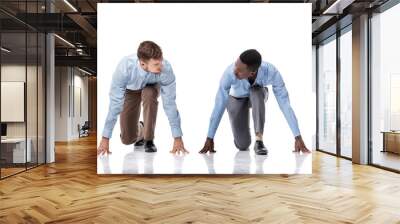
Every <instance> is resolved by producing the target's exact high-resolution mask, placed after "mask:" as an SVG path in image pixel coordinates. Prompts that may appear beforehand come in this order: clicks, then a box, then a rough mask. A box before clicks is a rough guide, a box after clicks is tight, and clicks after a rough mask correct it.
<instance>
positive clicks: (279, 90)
mask: <svg viewBox="0 0 400 224" xmlns="http://www.w3.org/2000/svg"><path fill="white" fill-rule="evenodd" d="M269 69H270V71H269V72H271V74H272V90H273V92H274V95H275V98H276V100H277V102H278V105H279V108H280V109H281V111H282V113H283V115H284V116H285V119H286V121H287V123H288V124H289V127H290V129H291V131H292V133H293V135H294V136H295V137H296V136H298V135H300V130H299V125H298V122H297V118H296V115H295V113H294V111H293V109H292V107H291V105H290V100H289V93H288V91H287V89H286V86H285V83H284V81H283V79H282V75H281V74H280V72H279V71H278V70H277V69H276V68H275V67H274V66H271V67H270V68H269Z"/></svg>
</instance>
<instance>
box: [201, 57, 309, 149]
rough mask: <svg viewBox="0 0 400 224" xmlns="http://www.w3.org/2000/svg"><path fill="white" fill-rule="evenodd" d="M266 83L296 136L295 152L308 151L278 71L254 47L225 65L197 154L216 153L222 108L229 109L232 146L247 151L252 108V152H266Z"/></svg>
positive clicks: (249, 140) (249, 142)
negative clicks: (264, 134) (232, 138)
mask: <svg viewBox="0 0 400 224" xmlns="http://www.w3.org/2000/svg"><path fill="white" fill-rule="evenodd" d="M267 85H272V90H273V92H274V95H275V97H276V99H277V101H278V104H279V107H280V109H281V111H282V112H283V114H284V116H285V118H286V121H287V122H288V124H289V127H290V129H291V131H292V133H293V135H294V137H295V149H294V152H300V151H301V152H307V153H308V152H310V151H309V150H308V149H307V147H306V146H305V144H304V142H303V139H302V137H301V135H300V130H299V127H298V123H297V119H296V116H295V114H294V111H293V109H292V107H291V106H290V101H289V94H288V92H287V90H286V87H285V83H284V82H283V79H282V76H281V74H280V73H279V71H278V70H277V69H276V68H275V67H274V66H273V65H272V64H270V63H268V62H263V61H262V60H261V54H260V53H259V52H258V51H257V50H254V49H250V50H246V51H244V52H243V53H242V54H241V55H240V57H239V58H238V59H237V61H236V62H235V63H234V64H231V65H230V66H228V68H227V69H226V70H225V72H224V74H223V76H222V78H221V81H220V86H219V89H218V92H217V96H216V98H215V106H214V110H213V112H212V114H211V119H210V125H209V128H208V134H207V139H206V142H205V144H204V147H203V149H202V150H201V151H200V153H207V152H210V153H214V152H216V151H215V150H214V136H215V133H216V131H217V128H218V125H219V123H220V121H221V118H222V115H223V113H224V110H225V108H226V109H227V111H228V115H229V120H230V123H231V127H232V132H233V137H234V143H235V146H236V147H237V148H238V149H239V150H248V147H249V146H250V144H251V135H250V127H249V121H250V118H249V109H250V108H252V116H253V121H254V130H255V136H256V142H255V144H254V151H255V153H256V154H257V155H267V153H268V151H267V148H266V147H265V146H264V143H263V132H264V123H265V102H266V101H267V99H268V88H267Z"/></svg>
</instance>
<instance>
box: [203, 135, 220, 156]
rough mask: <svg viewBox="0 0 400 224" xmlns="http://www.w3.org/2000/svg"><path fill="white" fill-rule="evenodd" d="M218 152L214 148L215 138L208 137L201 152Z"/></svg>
mask: <svg viewBox="0 0 400 224" xmlns="http://www.w3.org/2000/svg"><path fill="white" fill-rule="evenodd" d="M207 152H210V153H216V152H217V151H215V150H214V140H213V139H212V138H207V139H206V142H205V143H204V146H203V149H202V150H200V152H199V153H207Z"/></svg>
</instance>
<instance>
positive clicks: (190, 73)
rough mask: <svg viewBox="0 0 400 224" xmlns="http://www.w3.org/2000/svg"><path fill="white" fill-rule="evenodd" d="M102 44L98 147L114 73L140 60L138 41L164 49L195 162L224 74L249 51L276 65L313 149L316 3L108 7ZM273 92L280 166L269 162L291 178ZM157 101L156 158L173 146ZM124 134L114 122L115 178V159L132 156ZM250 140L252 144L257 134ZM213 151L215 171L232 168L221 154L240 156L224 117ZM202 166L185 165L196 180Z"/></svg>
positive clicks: (269, 121) (288, 137)
mask: <svg viewBox="0 0 400 224" xmlns="http://www.w3.org/2000/svg"><path fill="white" fill-rule="evenodd" d="M97 40H98V79H97V82H98V127H99V129H98V141H99V140H100V139H101V133H102V130H103V129H102V128H103V126H104V121H105V118H106V115H107V112H108V105H109V98H108V93H109V89H110V83H111V78H112V74H113V72H114V70H115V68H116V66H117V64H118V62H119V60H120V59H121V58H122V57H123V56H126V55H129V54H132V53H135V52H136V50H137V47H138V45H139V43H140V42H142V41H144V40H152V41H154V42H156V43H157V44H158V45H160V46H161V48H162V50H163V54H164V58H165V59H167V60H168V61H169V62H170V63H171V64H172V67H173V70H174V73H175V76H176V80H177V105H178V110H179V112H180V114H181V121H182V130H183V135H184V136H183V140H184V143H185V146H186V148H187V149H188V150H189V151H190V152H191V153H190V155H189V156H190V157H191V158H192V157H193V158H194V157H201V156H200V155H199V154H198V151H199V150H200V149H201V148H202V146H203V144H204V141H205V139H206V134H207V130H208V125H209V119H210V115H211V112H212V109H213V107H214V99H215V95H216V91H217V88H218V84H219V80H220V78H221V76H222V73H223V71H224V70H225V68H226V67H227V66H228V65H229V64H231V63H232V62H234V61H235V60H236V59H237V58H238V56H239V55H240V53H241V52H243V51H244V50H246V49H249V48H255V49H257V50H258V51H259V52H260V53H261V55H262V57H263V60H264V61H268V62H271V63H272V64H274V65H275V66H276V67H277V68H278V70H279V71H280V72H281V74H282V76H283V79H284V81H285V83H286V87H287V89H288V91H289V96H290V100H291V105H292V107H293V109H294V111H295V113H296V116H297V118H298V121H299V125H300V131H301V133H302V136H303V138H304V140H305V143H306V145H307V146H308V147H309V148H311V147H312V138H313V135H314V133H315V93H313V89H312V71H311V4H225V3H224V4H153V3H145V4H107V3H103V4H98V39H97ZM269 89H270V97H269V100H268V102H267V104H266V105H267V109H266V126H265V133H264V141H265V144H266V146H267V147H268V149H269V151H270V154H271V152H274V153H275V155H276V159H277V161H275V162H276V163H281V164H280V165H276V166H274V165H272V164H274V162H273V161H271V162H270V164H269V166H271V167H270V169H268V172H269V173H291V172H292V169H286V168H287V167H290V166H291V162H290V161H289V160H288V159H287V153H288V152H291V150H293V147H294V137H293V135H292V133H291V131H290V129H289V126H288V124H287V123H286V120H285V119H284V116H283V114H282V113H281V111H280V109H279V106H278V104H277V102H276V100H275V97H274V96H273V93H272V88H269ZM159 101H160V104H159V113H158V117H157V126H156V132H155V136H156V137H155V143H156V145H157V147H158V150H159V152H166V151H169V150H170V149H171V147H172V142H173V139H172V136H171V132H170V127H169V124H168V119H167V117H166V115H165V113H164V111H163V108H162V104H161V98H160V99H159ZM251 127H253V126H252V123H251ZM252 130H253V128H252ZM119 133H120V130H119V121H117V124H116V126H115V128H114V131H113V136H112V139H111V151H113V156H114V157H115V158H109V159H108V160H107V161H108V162H110V164H116V165H115V167H114V168H111V169H114V170H112V171H110V173H119V172H120V168H121V167H120V165H117V164H118V163H119V164H121V161H120V160H121V159H120V158H119V159H118V156H115V155H114V154H117V155H118V153H126V152H128V151H132V150H133V146H132V145H131V146H124V145H122V144H121V141H120V139H119ZM252 139H253V142H254V134H253V136H252ZM252 146H253V145H251V147H252ZM215 149H216V150H217V154H216V155H215V158H214V160H215V161H216V164H218V166H220V167H224V166H227V167H231V165H232V161H231V159H226V156H225V157H224V155H231V154H233V153H236V152H237V149H236V148H235V147H234V144H233V136H232V132H231V128H230V124H229V119H228V115H227V113H225V114H224V116H223V118H222V120H221V123H220V125H219V128H218V131H217V134H216V136H215ZM166 156H168V155H167V154H166ZM310 157H311V156H310ZM285 160H286V161H288V162H287V166H286V168H285V163H282V162H283V161H285ZM293 161H294V160H293ZM293 161H292V162H293ZM306 162H307V163H308V164H306V167H307V169H306V170H305V171H304V173H310V172H311V158H310V159H307V160H306ZM203 165H204V164H203V162H201V161H199V163H197V162H195V159H193V161H192V162H191V164H190V165H189V164H187V166H188V169H189V170H190V171H191V173H202V172H203V170H204V169H203V168H204V167H203ZM158 166H160V165H158ZM163 166H165V167H167V166H168V165H167V164H163V165H161V168H162V167H163ZM111 167H113V166H111ZM118 167H119V168H118ZM274 167H281V169H278V168H276V169H275V168H274ZM161 168H160V170H161ZM221 170H222V171H221V172H222V173H224V171H223V169H222V168H221ZM98 171H99V173H105V171H100V170H98ZM160 172H161V173H162V171H160ZM165 172H167V171H165ZM171 172H172V173H173V171H171ZM167 173H168V172H167ZM217 173H218V169H217Z"/></svg>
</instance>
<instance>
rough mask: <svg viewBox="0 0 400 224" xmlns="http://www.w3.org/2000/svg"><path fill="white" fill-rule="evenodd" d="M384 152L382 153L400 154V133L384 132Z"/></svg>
mask: <svg viewBox="0 0 400 224" xmlns="http://www.w3.org/2000/svg"><path fill="white" fill-rule="evenodd" d="M381 133H382V134H383V150H382V152H392V153H396V154H400V131H382V132H381Z"/></svg>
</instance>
